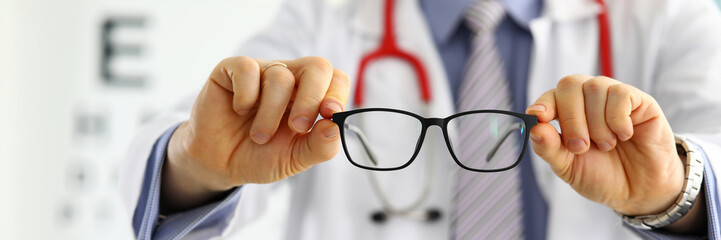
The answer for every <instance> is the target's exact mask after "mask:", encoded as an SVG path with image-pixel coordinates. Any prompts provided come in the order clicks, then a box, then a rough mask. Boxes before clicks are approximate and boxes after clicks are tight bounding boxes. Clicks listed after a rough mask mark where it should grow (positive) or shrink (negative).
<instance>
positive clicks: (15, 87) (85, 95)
mask: <svg viewBox="0 0 721 240" xmlns="http://www.w3.org/2000/svg"><path fill="white" fill-rule="evenodd" d="M278 6H279V0H271V1H269V0H244V1H240V0H236V1H230V0H185V1H179V0H175V1H173V0H155V1H148V0H146V1H141V0H130V1H127V0H126V1H122V0H96V1H92V0H65V1H57V0H0V34H2V35H0V54H1V57H0V187H1V188H0V239H127V238H132V234H131V230H130V220H129V219H128V218H127V216H122V214H121V211H120V206H119V202H118V196H117V192H116V187H115V184H116V180H115V179H116V177H117V175H116V174H117V173H116V171H117V170H116V169H117V165H118V160H119V159H120V157H121V156H122V155H123V154H124V152H125V150H126V149H125V148H126V146H127V144H128V141H129V139H130V137H131V136H132V133H133V132H134V130H135V129H136V128H137V127H138V125H139V124H141V121H142V120H143V119H146V118H148V117H152V116H153V115H156V114H157V113H158V112H160V111H162V110H163V109H168V108H169V107H170V106H171V105H174V104H175V103H177V102H178V101H179V100H180V99H181V98H182V97H183V96H187V95H189V94H194V93H195V92H196V91H197V90H199V88H200V87H201V85H202V84H203V83H204V81H205V80H206V77H207V75H208V74H209V72H210V70H211V69H212V68H213V66H215V64H216V63H217V62H218V61H220V60H221V59H222V58H224V57H227V56H230V54H232V53H233V52H234V51H235V49H237V48H238V46H239V45H240V44H241V43H242V42H243V41H244V40H245V39H247V38H248V37H249V36H251V35H252V34H254V33H255V32H256V31H258V30H259V29H260V28H261V27H264V24H266V23H268V21H270V18H271V17H272V15H273V14H274V13H275V11H276V10H277V8H278ZM119 15H121V16H124V15H129V16H142V17H144V18H145V19H147V21H148V22H147V23H148V25H147V28H146V29H145V30H143V31H138V32H135V33H128V34H127V36H125V37H128V36H129V38H135V39H136V40H137V41H139V42H143V43H144V45H145V47H146V49H147V50H148V51H147V54H146V55H144V56H143V57H142V58H141V59H136V60H132V61H130V62H131V63H129V64H128V65H129V66H130V68H136V69H140V71H141V72H143V71H145V72H146V73H147V76H149V77H148V80H147V85H146V86H145V87H143V88H122V87H113V86H108V85H105V84H103V81H101V77H100V75H99V59H100V29H101V26H100V22H101V21H102V20H103V19H104V18H106V17H108V16H119ZM119 37H121V38H122V37H124V36H123V35H122V34H121V36H119ZM131 40H132V39H131ZM78 115H88V116H98V117H100V118H102V119H105V120H106V126H107V127H106V128H105V129H106V130H107V131H103V132H102V133H100V134H97V135H83V134H79V133H78V131H77V129H78V128H77V127H76V125H77V116H78ZM79 173H82V179H83V180H79V177H78V174H79ZM278 199H282V198H278ZM275 204H276V205H277V207H275V208H273V211H271V214H270V215H269V217H267V219H266V220H263V221H261V222H260V223H258V226H257V227H254V228H253V229H254V230H250V231H246V232H245V233H244V234H243V235H245V236H248V237H251V238H258V237H260V236H262V238H263V239H267V238H277V237H279V235H278V233H277V232H278V231H273V229H274V227H277V225H276V226H274V224H278V222H277V218H279V216H280V215H281V214H282V213H283V211H284V208H283V206H284V204H285V203H284V202H283V201H282V200H280V201H278V202H277V203H275ZM281 224H282V223H281Z"/></svg>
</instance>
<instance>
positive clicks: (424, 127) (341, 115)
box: [331, 108, 538, 172]
mask: <svg viewBox="0 0 721 240" xmlns="http://www.w3.org/2000/svg"><path fill="white" fill-rule="evenodd" d="M363 112H393V113H399V114H404V115H407V116H411V117H414V118H416V119H418V121H420V122H421V134H420V135H419V136H418V140H417V142H416V149H415V151H414V153H413V156H412V157H411V159H410V160H408V162H406V163H405V164H403V165H402V166H399V167H394V168H374V167H368V166H363V165H360V164H358V163H356V162H354V161H353V160H352V159H351V157H350V152H349V151H348V147H347V145H346V138H345V128H344V127H343V125H344V123H345V120H346V119H347V118H348V117H349V116H351V115H353V114H358V113H363ZM478 113H498V114H504V115H511V116H514V117H517V118H520V119H521V120H523V123H524V125H525V127H526V128H527V129H528V130H527V131H525V133H524V135H525V136H524V138H523V147H522V149H521V155H520V156H518V159H516V161H515V162H514V163H513V164H512V165H510V166H508V167H505V168H499V169H487V170H486V169H474V168H470V167H467V166H465V165H463V163H461V161H459V160H458V157H456V153H455V152H454V151H453V146H451V141H450V137H449V133H448V122H450V121H451V120H453V119H455V118H458V117H461V116H465V115H470V114H478ZM331 120H332V121H333V122H334V123H335V124H336V125H338V129H339V130H340V137H341V141H342V145H343V151H344V152H345V155H346V158H348V161H350V162H351V164H353V165H354V166H356V167H359V168H362V169H366V170H371V171H395V170H400V169H403V168H406V167H408V166H409V165H411V163H413V161H414V160H415V159H416V157H417V156H418V154H419V153H420V151H421V148H422V147H423V142H424V141H425V139H426V132H427V131H428V128H430V127H431V126H438V127H440V128H441V131H442V132H443V138H444V140H445V141H446V148H448V152H449V153H450V154H451V157H453V160H454V161H455V162H456V164H458V166H460V167H461V168H463V169H465V170H468V171H473V172H503V171H507V170H509V169H512V168H514V167H516V166H518V164H519V163H521V160H522V159H523V157H524V156H525V154H526V151H527V147H528V138H529V137H530V133H531V128H533V127H534V126H536V124H538V117H536V116H533V115H528V114H523V113H517V112H511V111H504V110H492V109H488V110H472V111H465V112H460V113H456V114H453V115H451V116H448V117H445V118H425V117H421V116H420V115H418V114H415V113H412V112H408V111H404V110H400V109H393V108H360V109H354V110H349V111H344V112H337V113H334V114H333V116H332V117H331Z"/></svg>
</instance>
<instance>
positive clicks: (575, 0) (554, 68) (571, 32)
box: [528, 0, 635, 239]
mask: <svg viewBox="0 0 721 240" xmlns="http://www.w3.org/2000/svg"><path fill="white" fill-rule="evenodd" d="M544 6H545V9H544V11H543V14H542V16H541V17H540V18H538V19H535V20H533V21H532V22H531V24H530V29H531V33H532V35H533V39H534V44H533V53H532V59H531V69H530V70H529V73H530V74H529V84H528V105H530V104H532V103H533V102H534V101H535V100H536V99H537V98H538V97H539V96H541V94H543V93H544V92H546V91H548V90H550V89H553V88H555V87H556V84H557V83H558V81H559V80H560V79H561V78H562V77H564V76H567V75H571V74H591V75H593V74H596V75H597V74H599V73H598V64H599V61H598V56H599V53H598V44H599V41H598V36H599V34H598V22H597V19H596V16H597V14H598V13H599V11H600V10H601V9H600V7H599V5H598V4H596V3H595V1H593V0H546V1H545V5H544ZM556 126H557V125H556ZM532 163H533V166H534V171H535V174H536V180H537V182H538V185H539V188H540V189H541V192H542V194H543V195H544V197H545V199H546V200H547V201H546V202H547V203H548V206H549V216H548V220H549V224H548V231H547V238H548V239H574V238H577V237H578V236H580V235H583V236H594V237H593V238H594V239H628V238H635V237H633V235H631V234H630V233H629V232H627V231H617V230H618V229H619V228H621V220H620V218H618V217H617V216H616V215H615V213H613V211H612V210H610V209H609V208H608V207H605V206H603V205H601V204H598V203H594V202H591V201H589V200H587V199H585V198H583V197H582V196H580V195H579V194H578V193H576V192H575V191H574V190H573V189H572V188H571V187H570V186H569V185H568V184H567V183H565V182H563V181H562V180H561V179H560V178H558V177H556V176H555V174H554V173H553V171H552V170H551V169H550V167H549V166H548V164H547V163H546V162H545V161H544V160H542V159H540V158H539V157H537V156H536V155H535V154H534V155H533V156H532ZM569 209H583V211H569ZM589 216H593V217H589Z"/></svg>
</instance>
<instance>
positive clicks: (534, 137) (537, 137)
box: [531, 134, 543, 143]
mask: <svg viewBox="0 0 721 240" xmlns="http://www.w3.org/2000/svg"><path fill="white" fill-rule="evenodd" d="M531 140H533V141H534V142H536V143H541V142H543V138H542V137H540V136H536V135H533V134H531Z"/></svg>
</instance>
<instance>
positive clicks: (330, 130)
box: [323, 126, 340, 139]
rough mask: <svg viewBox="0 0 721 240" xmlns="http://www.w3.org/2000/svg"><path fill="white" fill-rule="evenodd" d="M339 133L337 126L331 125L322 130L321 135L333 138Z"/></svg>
mask: <svg viewBox="0 0 721 240" xmlns="http://www.w3.org/2000/svg"><path fill="white" fill-rule="evenodd" d="M338 134H340V133H339V132H338V126H333V127H330V128H328V129H326V130H325V131H323V136H324V137H325V138H327V139H334V138H335V137H337V136H338Z"/></svg>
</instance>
